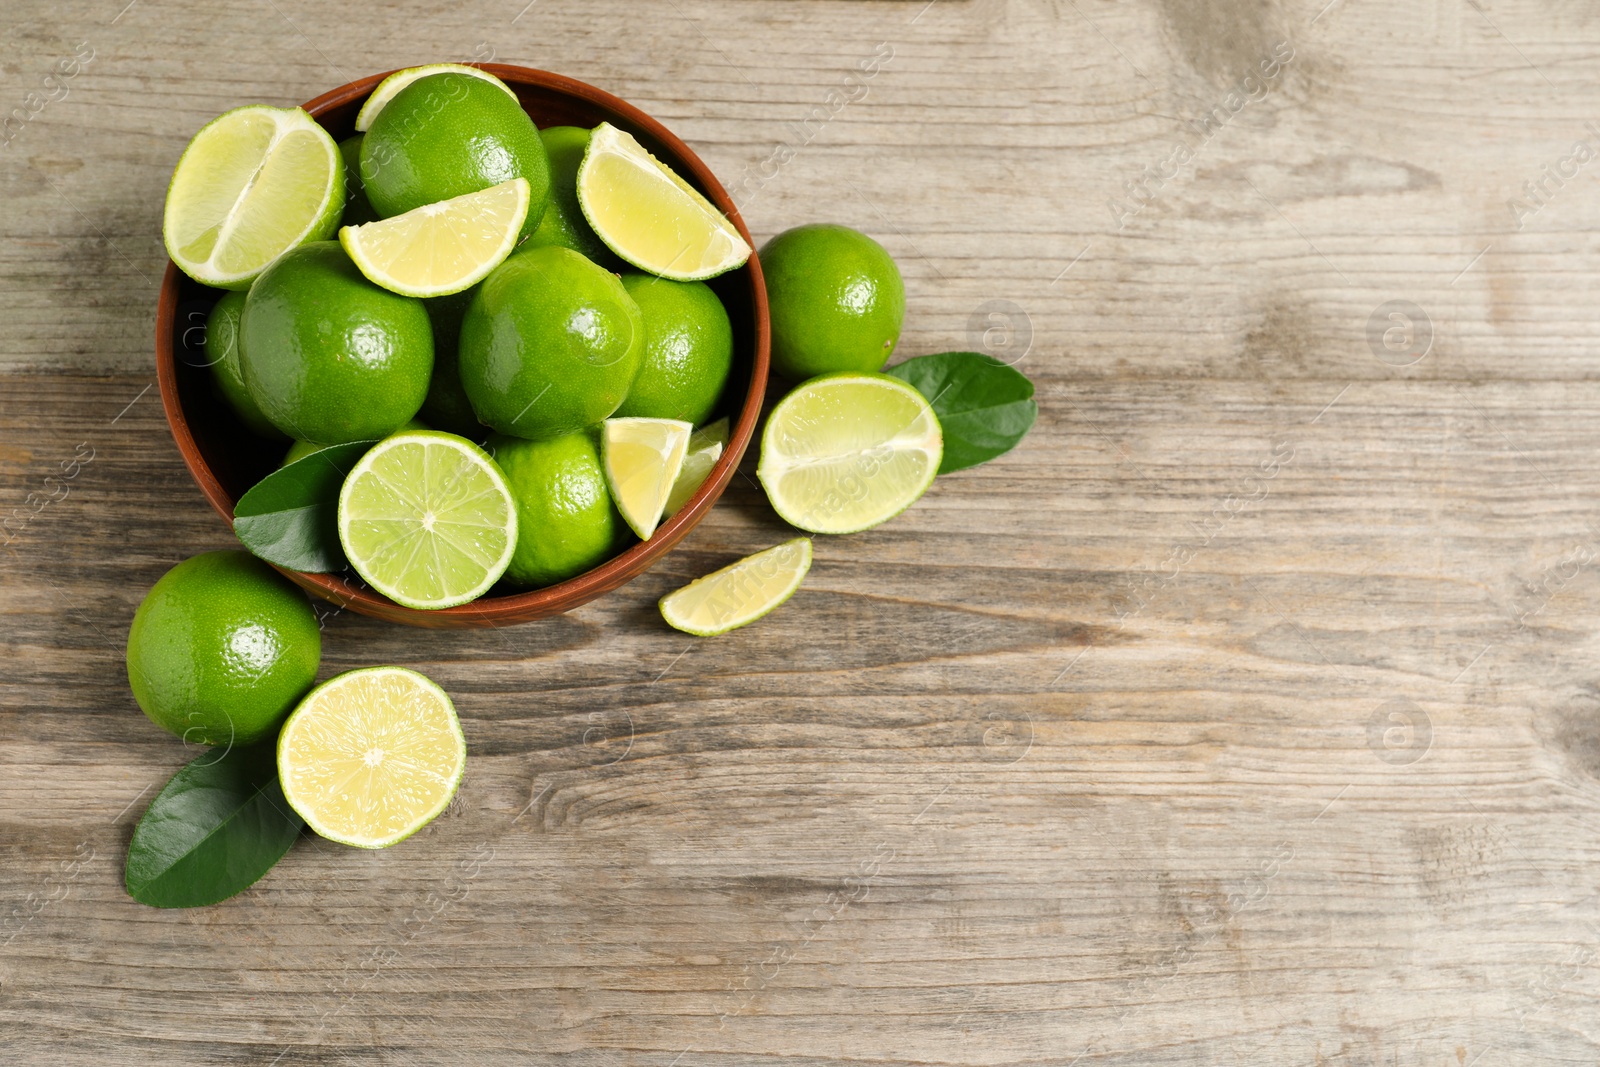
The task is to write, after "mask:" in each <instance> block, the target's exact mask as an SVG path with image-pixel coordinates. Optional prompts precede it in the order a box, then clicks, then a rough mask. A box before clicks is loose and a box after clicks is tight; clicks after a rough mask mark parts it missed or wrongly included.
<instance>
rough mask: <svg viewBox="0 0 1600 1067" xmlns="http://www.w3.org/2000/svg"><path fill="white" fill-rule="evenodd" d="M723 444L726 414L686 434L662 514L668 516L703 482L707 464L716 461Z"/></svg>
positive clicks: (725, 444)
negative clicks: (684, 449)
mask: <svg viewBox="0 0 1600 1067" xmlns="http://www.w3.org/2000/svg"><path fill="white" fill-rule="evenodd" d="M727 447H728V420H727V417H726V416H724V417H723V418H720V419H718V420H717V421H716V422H713V423H711V424H709V425H707V426H702V427H700V429H698V430H696V431H695V432H694V433H692V434H690V435H689V449H688V451H687V452H685V453H684V456H683V467H682V468H681V469H680V470H679V471H678V477H677V478H676V479H674V480H673V483H672V492H670V493H668V494H667V508H666V511H665V512H663V514H664V515H666V516H668V517H671V516H673V515H676V514H677V513H678V511H679V510H680V509H681V508H682V507H683V506H684V505H685V504H687V503H688V502H689V498H690V497H692V496H694V494H695V492H696V491H697V490H698V489H699V488H700V487H701V486H702V485H704V484H706V478H707V477H709V476H710V474H711V468H712V467H715V466H716V465H717V460H719V459H721V458H722V450H723V449H724V448H727Z"/></svg>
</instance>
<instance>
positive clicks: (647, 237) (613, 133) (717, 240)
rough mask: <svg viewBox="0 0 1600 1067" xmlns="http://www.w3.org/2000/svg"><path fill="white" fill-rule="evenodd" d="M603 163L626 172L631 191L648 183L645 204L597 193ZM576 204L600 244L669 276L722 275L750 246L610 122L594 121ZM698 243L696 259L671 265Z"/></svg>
mask: <svg viewBox="0 0 1600 1067" xmlns="http://www.w3.org/2000/svg"><path fill="white" fill-rule="evenodd" d="M608 166H611V167H620V168H622V169H621V170H619V171H617V173H618V174H623V175H629V174H631V175H632V177H633V178H634V179H636V180H635V182H634V184H635V186H636V190H637V189H648V190H649V193H648V199H649V200H650V201H651V203H649V204H644V205H641V204H640V203H638V202H636V201H634V199H633V198H632V197H628V196H624V197H620V198H618V197H613V196H610V195H608V194H606V193H603V192H602V191H601V184H602V181H601V171H602V170H603V169H605V168H606V167H608ZM578 206H579V207H580V208H581V209H582V211H583V216H584V218H585V219H586V220H588V223H589V228H590V229H592V230H594V232H595V234H596V235H597V236H598V237H599V238H600V240H601V241H603V242H604V243H605V245H606V247H607V248H609V249H611V251H613V252H615V253H616V254H617V255H618V256H620V257H622V259H624V260H626V261H627V262H628V263H630V264H632V265H633V266H635V267H638V268H639V269H640V270H643V271H648V272H649V273H651V274H655V275H659V276H660V277H663V278H670V279H672V280H673V281H680V282H685V281H704V280H705V279H707V278H714V277H716V276H717V275H719V274H726V273H727V272H728V271H730V270H734V269H735V268H737V267H741V266H743V265H744V263H745V261H746V260H748V259H749V258H750V254H751V251H752V249H751V248H750V245H749V243H748V242H747V241H745V239H744V236H743V235H742V234H740V233H739V230H738V228H737V227H735V226H734V225H733V223H732V222H730V221H728V218H727V216H725V215H723V214H722V212H721V211H719V210H717V207H716V205H715V204H713V203H711V201H709V200H707V199H706V198H705V196H704V195H702V194H701V192H700V191H699V190H698V189H696V188H695V187H694V186H692V185H690V184H689V183H688V182H686V181H684V180H683V178H682V177H680V176H679V175H678V174H677V173H676V172H675V171H674V170H673V169H672V168H671V167H669V166H667V165H666V164H665V163H662V162H661V161H660V160H659V159H657V158H656V157H655V156H653V155H651V154H650V152H649V151H647V150H646V149H645V147H644V146H643V145H641V144H640V143H639V142H638V141H637V140H635V139H634V137H633V135H632V134H629V133H627V132H625V131H623V130H619V129H617V128H616V127H615V126H613V125H611V124H610V123H609V122H602V123H601V124H600V125H598V126H596V127H595V128H594V132H593V133H592V134H591V135H590V137H589V147H588V148H587V149H586V150H585V151H584V153H583V162H582V163H580V164H578ZM641 208H642V210H641ZM663 242H664V243H663ZM680 242H681V244H680ZM697 242H700V243H702V245H703V247H702V248H701V250H700V254H699V257H698V263H696V264H694V265H693V266H690V267H689V268H688V269H677V268H676V266H675V265H676V264H677V262H678V261H679V260H680V259H681V258H682V257H683V256H684V254H685V253H686V252H689V251H691V250H692V249H693V248H694V247H695V245H696V243H697ZM646 245H650V246H651V247H649V248H646V247H645V246H646ZM673 245H679V247H678V250H677V251H676V252H673V251H670V249H671V248H672V246H673Z"/></svg>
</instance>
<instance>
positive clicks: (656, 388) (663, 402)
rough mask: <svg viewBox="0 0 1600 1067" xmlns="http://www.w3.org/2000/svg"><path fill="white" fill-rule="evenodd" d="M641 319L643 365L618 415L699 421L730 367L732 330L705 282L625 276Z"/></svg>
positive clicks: (712, 408)
mask: <svg viewBox="0 0 1600 1067" xmlns="http://www.w3.org/2000/svg"><path fill="white" fill-rule="evenodd" d="M622 287H623V288H624V289H626V290H627V291H628V295H629V296H631V297H633V301H634V303H636V304H638V305H639V314H641V315H643V316H644V337H645V343H644V361H643V363H641V364H640V366H639V374H638V376H637V377H635V378H634V379H633V388H632V389H630V390H628V398H627V399H626V400H624V401H623V402H622V406H621V407H620V408H618V409H617V412H616V413H617V416H618V417H619V418H621V417H625V416H628V417H631V416H638V417H640V418H648V419H683V420H684V421H685V422H692V423H696V424H699V423H702V422H704V421H706V417H707V416H708V415H710V414H711V413H712V412H713V411H715V410H716V407H717V401H718V400H720V399H721V398H722V387H723V386H724V385H726V384H727V381H728V370H729V369H730V368H731V367H732V366H733V326H732V325H731V324H730V323H729V322H728V312H727V310H726V309H725V308H723V306H722V301H721V300H718V299H717V294H716V293H714V292H712V291H711V287H710V286H709V285H707V284H706V283H705V282H675V281H671V280H669V279H667V278H658V277H656V276H655V275H653V274H632V273H630V274H624V275H623V276H622Z"/></svg>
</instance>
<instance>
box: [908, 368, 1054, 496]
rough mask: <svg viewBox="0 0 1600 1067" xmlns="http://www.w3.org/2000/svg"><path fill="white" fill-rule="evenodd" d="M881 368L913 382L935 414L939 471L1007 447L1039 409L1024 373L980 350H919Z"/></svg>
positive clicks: (946, 471)
mask: <svg viewBox="0 0 1600 1067" xmlns="http://www.w3.org/2000/svg"><path fill="white" fill-rule="evenodd" d="M885 373H887V374H892V375H894V376H895V377H896V378H899V379H900V380H901V381H904V382H908V383H910V384H911V385H914V386H916V388H917V391H918V392H919V393H921V394H922V395H923V396H925V397H927V398H928V403H929V404H931V405H932V406H933V413H934V414H935V415H937V416H938V417H939V428H940V429H941V430H943V431H944V459H943V460H942V461H941V462H940V463H939V473H940V474H949V473H950V472H951V471H959V470H965V469H966V468H968V467H976V466H977V465H978V464H980V463H987V462H988V461H989V460H991V459H994V458H995V457H996V456H999V455H1003V454H1005V453H1007V452H1009V451H1011V449H1012V448H1014V447H1016V444H1017V442H1018V441H1021V440H1022V438H1023V436H1024V435H1026V434H1027V432H1028V430H1029V429H1031V428H1032V426H1033V420H1034V418H1035V417H1036V416H1037V415H1038V414H1039V405H1038V404H1036V403H1034V401H1033V383H1032V382H1030V381H1029V380H1028V377H1027V375H1025V374H1023V373H1022V372H1021V371H1019V370H1017V369H1016V368H1014V367H1012V366H1010V365H1008V364H1005V363H1002V362H1000V361H999V360H998V359H995V358H994V357H993V356H986V355H984V354H983V353H981V352H938V353H935V354H934V355H931V356H917V357H916V358H915V359H908V360H906V361H905V362H904V363H897V364H895V365H894V366H892V367H889V368H887V369H886V370H885Z"/></svg>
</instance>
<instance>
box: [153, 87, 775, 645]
mask: <svg viewBox="0 0 1600 1067" xmlns="http://www.w3.org/2000/svg"><path fill="white" fill-rule="evenodd" d="M463 65H465V66H473V67H477V68H479V69H480V70H485V71H488V72H489V73H491V74H493V75H495V76H496V77H498V78H500V79H501V80H502V81H504V82H506V84H508V85H510V86H511V87H512V88H513V90H515V89H516V88H517V86H519V85H525V86H528V87H530V88H536V89H541V90H545V91H554V92H556V93H560V94H564V95H567V96H573V97H577V98H579V99H581V100H584V101H586V102H588V103H590V104H593V105H596V106H598V107H599V108H601V109H604V110H607V111H609V112H611V113H613V114H614V115H617V116H620V117H622V118H623V119H624V120H626V121H627V122H628V123H630V124H632V126H633V127H634V128H635V129H637V130H642V131H643V132H644V133H646V134H647V135H648V136H649V137H651V138H653V139H654V140H656V141H657V142H658V143H660V144H661V145H663V146H665V147H666V148H667V149H668V150H669V151H670V152H671V153H672V154H673V155H675V156H676V157H677V159H678V160H681V161H682V162H683V164H684V166H683V168H682V169H683V170H684V171H687V173H685V174H683V177H685V178H687V179H689V180H690V182H691V183H692V184H694V185H696V186H697V187H698V188H700V189H701V190H703V191H704V192H705V194H706V196H707V198H708V199H710V200H711V202H712V203H713V204H715V205H716V207H717V209H718V210H720V211H721V212H722V213H723V214H724V215H726V216H727V218H728V220H729V221H730V222H732V223H733V224H734V226H735V227H736V228H737V229H738V231H739V234H740V236H742V237H743V238H744V240H745V243H746V244H748V245H749V246H750V248H751V249H752V251H751V253H750V258H749V260H748V261H747V262H746V265H745V267H744V268H743V269H746V270H748V271H749V287H750V297H751V309H750V310H751V319H752V325H753V326H754V329H755V346H754V352H753V353H752V361H751V366H750V381H749V388H748V391H747V392H746V394H745V397H744V399H743V401H742V402H741V403H740V404H739V405H738V407H737V418H735V419H734V420H733V421H732V425H731V426H730V428H729V434H728V445H727V447H726V448H724V449H723V452H722V456H721V458H719V459H718V460H717V462H716V464H715V465H714V466H713V467H712V469H711V473H710V475H708V476H707V478H706V480H705V482H704V483H703V484H702V485H701V486H700V488H699V489H698V490H696V491H695V494H694V495H693V496H692V497H690V498H689V502H688V503H687V504H685V505H684V506H683V507H682V508H680V509H679V510H678V512H677V513H676V514H674V515H673V516H672V517H671V518H670V519H667V520H666V521H664V522H663V523H662V524H661V525H660V526H659V527H658V528H657V529H656V531H655V533H654V534H653V535H652V536H651V538H650V540H648V541H641V542H638V543H637V544H634V545H632V546H630V547H629V548H628V549H627V550H626V551H624V552H621V553H619V554H618V555H616V556H613V557H612V558H610V559H608V560H606V561H605V562H604V563H602V564H600V565H599V566H597V567H593V568H590V569H589V570H587V571H584V572H583V573H581V574H578V575H575V576H574V577H572V578H569V579H567V580H566V581H563V582H558V583H557V584H555V585H550V586H545V587H544V588H541V589H531V590H528V591H526V592H520V593H511V594H508V595H501V596H483V597H480V598H479V599H477V600H475V601H472V602H471V603H468V604H462V605H459V606H457V607H453V608H440V609H436V610H423V609H418V608H408V607H404V606H403V605H400V604H397V603H395V602H394V601H392V600H389V599H388V598H387V597H383V596H380V595H379V594H377V593H375V592H373V591H372V590H370V589H367V588H364V587H362V586H358V585H355V584H353V583H351V582H349V581H347V580H346V579H345V578H343V577H342V576H340V575H338V574H315V573H308V572H304V571H293V570H289V569H287V568H284V567H278V568H277V569H278V570H279V571H280V572H281V573H283V574H284V575H285V576H287V577H288V578H290V579H291V580H293V581H294V582H295V583H296V584H298V585H299V586H300V587H301V588H303V589H305V590H306V591H307V592H310V593H312V594H314V595H316V596H317V597H320V598H321V599H323V600H326V601H329V602H330V603H333V604H336V605H339V606H340V607H347V608H349V609H351V610H352V611H356V612H358V613H360V614H364V615H372V616H375V617H378V618H383V619H387V620H389V621H392V622H398V623H402V624H406V625H412V626H424V627H434V628H454V627H480V626H500V625H510V624H514V623H520V622H531V621H533V620H535V619H539V618H546V617H549V616H552V615H558V614H561V613H562V612H565V611H568V610H571V609H572V608H575V607H578V606H579V605H581V604H585V603H587V602H588V601H590V600H593V599H594V598H596V597H598V596H601V595H603V594H605V593H608V592H611V591H612V590H614V589H617V588H619V587H621V586H622V585H624V584H626V583H627V582H629V581H630V580H632V579H633V578H635V577H637V576H638V575H639V574H641V573H643V572H644V571H645V570H647V569H648V568H649V567H650V566H651V565H652V564H653V563H654V562H655V561H656V560H658V559H660V558H661V557H662V556H664V555H666V554H667V553H668V552H669V551H671V550H672V548H673V547H675V546H676V545H677V544H678V542H679V541H681V540H683V538H684V537H685V536H686V535H687V534H688V532H689V531H690V530H691V529H693V528H694V526H695V525H696V524H697V523H699V521H700V520H701V519H702V518H704V517H705V515H706V514H707V513H708V512H709V511H710V510H711V508H712V506H713V505H715V503H716V502H717V499H718V498H719V497H721V495H722V493H723V490H724V489H726V488H727V485H728V483H729V481H731V480H732V478H733V474H734V472H735V471H736V470H737V469H738V465H739V462H740V461H741V460H742V459H743V457H744V453H745V450H746V449H747V448H748V447H749V445H750V442H751V441H752V439H753V438H754V436H755V429H756V425H757V423H758V422H759V421H760V417H761V407H762V402H763V400H764V398H765V394H766V386H767V376H768V372H769V363H770V348H771V321H770V318H769V316H768V308H767V291H766V284H765V280H764V278H763V276H762V273H761V262H760V259H759V258H758V256H757V255H756V253H755V251H754V249H755V241H754V240H753V239H752V238H751V236H750V231H749V229H748V228H747V227H746V226H745V223H744V219H743V217H741V216H740V214H739V209H738V207H737V205H735V204H734V202H733V198H732V197H731V196H729V195H728V192H727V190H726V189H724V188H723V186H722V183H721V182H719V181H718V180H717V177H716V175H715V174H713V173H712V171H711V168H710V167H708V166H706V164H705V163H704V162H703V161H702V160H701V159H700V157H699V156H698V155H697V154H696V153H695V152H694V151H693V150H692V149H691V148H689V146H688V145H686V144H684V143H683V141H681V140H680V139H679V138H678V137H677V136H676V135H674V134H673V133H672V131H671V130H669V129H667V128H666V127H665V126H664V125H662V124H661V123H660V122H659V121H657V120H656V119H654V118H652V117H651V116H650V115H648V114H646V113H645V112H644V111H642V110H640V109H639V108H637V107H635V106H634V105H632V104H630V103H628V102H627V101H626V100H623V99H621V98H620V97H617V96H613V95H612V94H611V93H608V92H606V91H605V90H604V89H600V88H598V87H596V86H593V85H590V84H588V83H587V82H582V81H579V80H577V79H576V78H570V77H567V76H566V75H563V74H556V73H554V72H553V71H547V70H539V69H537V68H534V67H522V66H515V65H511V64H504V63H470V64H463ZM399 69H409V68H399ZM394 73H397V71H394V70H391V71H384V72H382V73H380V74H370V75H367V76H366V77H363V78H357V79H356V80H355V81H352V82H349V83H347V84H345V85H341V86H339V87H338V88H335V89H331V90H329V91H328V92H325V93H323V94H322V95H320V96H318V97H316V98H314V99H312V100H310V101H308V102H306V103H305V104H302V105H301V107H302V108H303V109H304V110H305V111H307V112H308V113H309V114H310V115H311V116H312V117H313V118H316V117H318V116H320V115H322V114H324V113H326V112H327V111H329V110H331V109H333V108H336V107H340V106H344V105H347V104H350V103H352V102H354V101H356V100H358V99H361V98H364V97H366V96H367V95H368V94H369V93H371V91H372V89H373V88H374V87H376V86H377V84H378V83H379V82H381V81H382V80H383V79H384V78H387V77H389V76H390V75H391V74H394ZM183 277H184V276H183V275H182V274H181V272H180V271H179V270H178V267H177V264H175V263H173V262H172V261H171V260H170V259H169V260H168V262H167V269H166V273H165V274H164V275H163V277H162V280H161V292H160V296H159V298H158V301H157V306H156V338H155V341H156V378H157V383H158V385H159V387H160V392H161V404H162V408H163V410H164V411H165V414H166V419H167V427H168V429H169V430H170V431H171V432H172V436H173V440H174V442H175V443H176V444H177V446H178V452H179V453H180V454H181V455H182V457H183V462H184V465H185V466H186V467H187V468H188V469H189V474H190V476H191V477H192V478H193V479H194V481H195V483H196V484H197V485H198V486H199V488H200V491H201V492H202V493H203V494H204V495H205V497H206V499H207V500H209V501H210V502H211V506H212V508H213V509H215V510H216V512H217V514H218V515H220V516H221V517H222V518H223V520H224V521H225V522H227V523H228V524H229V527H230V528H231V527H232V524H233V517H234V516H233V506H234V503H235V501H234V500H233V498H232V497H230V496H229V495H228V492H227V490H225V489H224V488H223V487H222V483H221V482H219V481H218V480H217V478H216V476H215V475H214V474H213V473H212V472H211V468H210V466H209V464H207V462H206V460H205V457H204V456H203V455H202V454H201V452H200V447H199V445H198V443H197V442H196V441H195V438H194V434H193V433H192V432H191V431H190V429H189V424H188V418H187V416H186V415H185V413H184V411H183V406H182V402H181V399H180V397H179V394H178V369H177V359H176V350H175V348H174V345H173V340H174V324H175V320H176V317H177V311H178V297H179V289H180V286H181V284H182V281H183Z"/></svg>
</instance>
